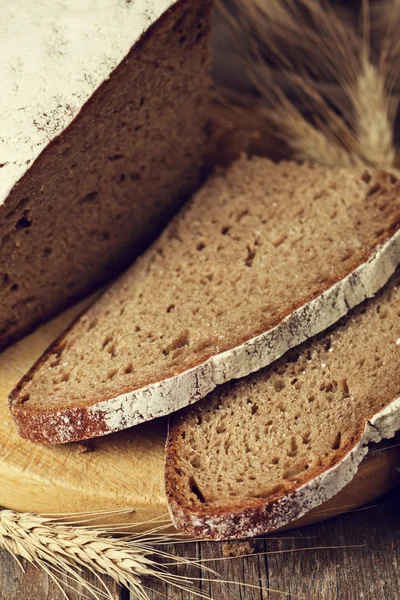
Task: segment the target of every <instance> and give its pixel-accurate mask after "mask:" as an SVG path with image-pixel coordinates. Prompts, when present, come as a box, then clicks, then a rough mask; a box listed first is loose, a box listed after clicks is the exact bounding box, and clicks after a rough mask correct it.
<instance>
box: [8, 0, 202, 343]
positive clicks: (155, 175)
mask: <svg viewBox="0 0 400 600" xmlns="http://www.w3.org/2000/svg"><path fill="white" fill-rule="evenodd" d="M210 8H211V1H209V0H178V1H177V2H174V1H171V0H158V1H149V0H135V1H134V2H115V0H104V2H102V5H101V9H100V8H99V7H97V6H96V3H93V0H63V1H61V2H52V1H50V0H44V1H41V2H30V3H28V4H26V3H25V2H24V1H23V0H16V1H14V2H7V3H6V5H5V6H4V7H3V6H2V14H1V22H0V54H1V56H2V61H1V62H0V79H1V81H2V84H3V88H4V89H3V91H2V94H1V95H0V114H1V115H2V133H1V136H0V306H1V311H0V348H1V347H4V346H6V345H7V344H9V343H10V342H11V341H13V340H15V339H16V338H18V337H20V336H21V335H22V334H23V333H25V332H26V331H27V330H29V329H31V328H32V327H33V326H34V325H36V324H37V323H39V322H40V321H42V320H43V319H44V318H47V317H49V316H50V315H52V314H54V313H55V312H57V311H59V310H60V309H61V308H63V307H65V306H67V305H68V304H70V303H71V302H72V301H74V300H76V299H78V298H79V297H81V296H82V295H84V294H87V293H88V292H90V291H91V290H92V289H94V288H95V287H97V286H99V285H101V284H102V283H103V282H104V281H105V280H107V279H110V278H114V277H115V276H116V274H117V273H118V272H120V271H121V270H122V269H123V268H125V267H126V266H127V265H128V264H129V263H130V262H131V261H132V259H133V258H134V257H135V256H137V254H138V253H139V252H141V251H143V249H144V247H145V246H146V245H148V244H149V243H150V241H152V240H153V238H154V237H155V236H156V235H157V234H158V233H159V231H160V230H161V229H162V227H163V226H164V225H165V223H166V222H167V221H168V220H169V219H170V217H171V215H172V214H173V213H174V212H176V211H177V209H178V208H179V207H180V206H181V205H182V203H183V202H184V201H185V200H186V199H187V198H188V196H189V195H190V194H191V193H192V192H193V190H194V189H196V188H197V187H198V185H199V183H200V181H201V178H202V161H203V154H204V153H205V150H206V140H207V133H206V131H205V129H206V127H205V126H206V122H207V118H208V117H207V114H206V113H207V108H206V105H207V99H208V83H209V78H208V71H209V51H208V30H209V21H210V15H209V13H210ZM167 9H168V10H167Z"/></svg>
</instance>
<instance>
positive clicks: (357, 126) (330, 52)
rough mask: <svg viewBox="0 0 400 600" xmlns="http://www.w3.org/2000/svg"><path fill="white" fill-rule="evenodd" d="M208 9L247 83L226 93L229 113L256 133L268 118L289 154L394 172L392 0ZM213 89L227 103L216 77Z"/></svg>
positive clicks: (399, 4)
mask: <svg viewBox="0 0 400 600" xmlns="http://www.w3.org/2000/svg"><path fill="white" fill-rule="evenodd" d="M377 5H380V9H379V8H378V6H377ZM218 8H219V11H218V13H219V15H220V26H221V23H222V24H223V28H224V31H225V37H226V38H227V39H228V40H229V49H230V51H231V52H233V53H234V54H235V55H236V56H237V57H238V58H239V60H241V61H242V70H243V73H244V74H245V76H246V80H247V82H248V83H247V87H246V85H244V86H243V87H242V89H236V91H235V94H234V95H236V100H235V101H234V102H233V104H234V111H235V112H236V113H237V115H238V117H239V118H242V119H244V120H247V121H252V122H253V124H254V123H257V122H258V126H259V127H258V128H259V130H260V131H266V130H267V128H268V125H269V127H270V129H271V128H272V129H273V132H274V135H275V136H276V137H278V138H280V139H281V140H283V141H284V142H285V143H286V145H287V147H288V148H289V150H290V151H291V154H292V156H293V157H294V158H296V159H298V160H311V161H316V162H320V163H324V164H327V165H328V166H345V167H351V166H355V165H361V164H362V165H367V166H369V167H374V168H384V169H387V170H389V171H395V167H396V151H395V143H394V124H395V118H396V114H397V111H398V102H399V93H400V92H399V90H398V89H396V87H397V88H398V80H399V75H400V60H399V58H400V33H399V32H400V1H399V0H385V1H384V2H383V1H381V2H378V1H376V2H374V3H373V6H372V7H371V8H370V6H369V3H368V1H367V0H364V1H363V3H362V10H361V13H360V15H357V14H356V13H355V12H354V10H351V9H350V8H347V7H346V8H343V7H341V9H340V10H338V9H334V7H333V5H331V4H330V3H329V2H328V1H327V0H271V1H269V2H265V1H264V0H241V1H240V2H239V1H237V0H230V2H229V3H227V2H226V1H224V0H219V3H218ZM371 11H372V12H371ZM370 13H371V14H370ZM360 16H361V17H362V18H361V25H360V24H359V23H360V18H359V17H360ZM222 64H223V63H222ZM228 85H229V83H228ZM220 93H221V98H220V100H219V101H222V102H223V103H225V104H226V105H229V106H230V108H231V109H232V97H233V94H232V90H231V89H229V88H228V87H227V85H226V82H225V86H224V87H223V88H220ZM246 113H251V117H247V118H246V116H245V115H246ZM397 161H398V159H397Z"/></svg>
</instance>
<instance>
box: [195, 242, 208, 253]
mask: <svg viewBox="0 0 400 600" xmlns="http://www.w3.org/2000/svg"><path fill="white" fill-rule="evenodd" d="M205 247H206V245H205V243H204V242H199V243H198V244H197V246H196V250H198V251H199V252H200V251H201V250H204V248H205Z"/></svg>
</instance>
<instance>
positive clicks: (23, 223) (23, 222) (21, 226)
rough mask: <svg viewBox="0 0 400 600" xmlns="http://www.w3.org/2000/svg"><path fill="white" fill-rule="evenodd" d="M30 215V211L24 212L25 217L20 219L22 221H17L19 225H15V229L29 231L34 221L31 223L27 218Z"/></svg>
mask: <svg viewBox="0 0 400 600" xmlns="http://www.w3.org/2000/svg"><path fill="white" fill-rule="evenodd" d="M25 213H26V214H25ZM28 213H29V211H28V210H26V211H25V212H24V216H23V217H21V218H20V219H19V220H18V221H17V223H16V225H15V229H17V230H18V229H28V227H30V226H31V225H32V221H30V220H29V219H28V218H27V216H26V215H27V214H28Z"/></svg>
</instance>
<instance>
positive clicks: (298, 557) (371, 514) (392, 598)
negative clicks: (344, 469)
mask: <svg viewBox="0 0 400 600" xmlns="http://www.w3.org/2000/svg"><path fill="white" fill-rule="evenodd" d="M279 538H280V539H274V538H273V536H271V537H269V538H265V539H259V540H256V541H255V542H252V544H253V545H254V547H255V553H254V555H252V556H251V557H249V558H235V559H230V560H227V561H218V560H216V559H218V558H220V557H221V556H222V545H221V544H219V543H210V542H207V543H197V544H188V545H186V546H183V545H176V546H175V547H172V546H171V547H169V548H168V550H169V551H173V552H175V553H177V554H179V555H182V554H183V553H185V555H189V556H193V557H197V558H202V559H211V561H210V562H207V563H206V564H207V566H209V567H212V568H214V569H216V570H217V571H218V573H219V574H220V576H221V579H224V580H235V581H239V582H243V583H246V584H252V585H255V586H261V587H262V590H260V589H251V588H245V587H242V588H240V587H239V586H233V585H230V586H224V585H222V584H213V585H210V584H209V583H208V582H207V581H206V579H207V578H206V577H205V579H203V580H202V581H200V582H198V583H197V584H196V587H197V589H198V590H201V591H202V592H203V593H205V594H209V595H212V597H213V598H215V599H216V600H225V599H227V600H228V599H229V600H230V599H232V600H278V599H279V598H289V599H290V600H295V599H297V598H303V599H305V600H399V598H400V489H398V490H396V491H394V492H392V493H390V494H388V495H387V496H385V497H383V498H380V499H379V500H378V501H376V502H375V503H374V504H373V505H370V506H369V507H368V508H367V509H361V510H358V511H355V512H351V513H348V514H346V515H342V516H341V517H337V518H335V519H331V520H330V521H326V522H324V523H320V524H318V525H313V526H310V527H307V528H304V529H297V530H294V531H290V532H287V533H285V534H282V535H280V536H279ZM324 546H325V547H326V548H325V549H324V548H322V547H324ZM332 546H357V547H347V548H344V547H343V548H332ZM307 547H308V548H312V547H313V548H315V547H319V549H311V550H301V549H302V548H307ZM328 547H331V548H328ZM285 551H286V552H285ZM287 551H289V552H287ZM265 552H270V553H271V554H269V555H266V554H264V553H265ZM180 573H182V574H185V575H189V576H193V577H196V576H198V574H197V573H196V571H195V570H193V569H190V568H187V569H186V570H184V569H182V570H180ZM87 577H88V579H90V578H91V577H90V575H88V576H87ZM92 580H93V578H92ZM109 583H110V589H111V590H112V594H113V596H112V597H113V598H115V600H117V599H118V600H133V598H132V596H131V597H130V596H129V592H128V591H127V590H120V589H118V587H117V586H114V585H113V584H111V582H109ZM146 583H147V584H148V585H149V586H152V587H153V591H151V592H149V597H150V599H151V600H159V599H161V600H164V599H165V600H194V599H195V597H196V596H195V595H194V594H187V593H185V592H180V591H176V590H173V589H171V588H167V587H166V586H164V585H157V584H155V583H154V582H153V581H148V582H146ZM268 588H270V589H271V590H272V589H275V590H280V591H281V592H286V593H287V594H288V595H282V594H280V593H278V592H273V591H268ZM82 597H83V594H82V590H78V591H77V592H76V593H71V592H69V598H70V600H81V598H82ZM62 598H63V596H62V593H61V592H60V591H59V590H58V589H57V588H56V586H55V585H54V584H53V583H52V582H51V581H49V578H48V577H47V576H46V575H45V574H44V573H41V572H40V571H38V570H37V569H35V568H34V567H31V566H28V567H27V569H26V573H23V572H22V571H21V570H20V569H19V567H18V565H17V564H16V563H15V562H14V561H13V559H12V558H11V557H10V556H8V555H7V554H6V553H5V552H0V600H61V599H62Z"/></svg>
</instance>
